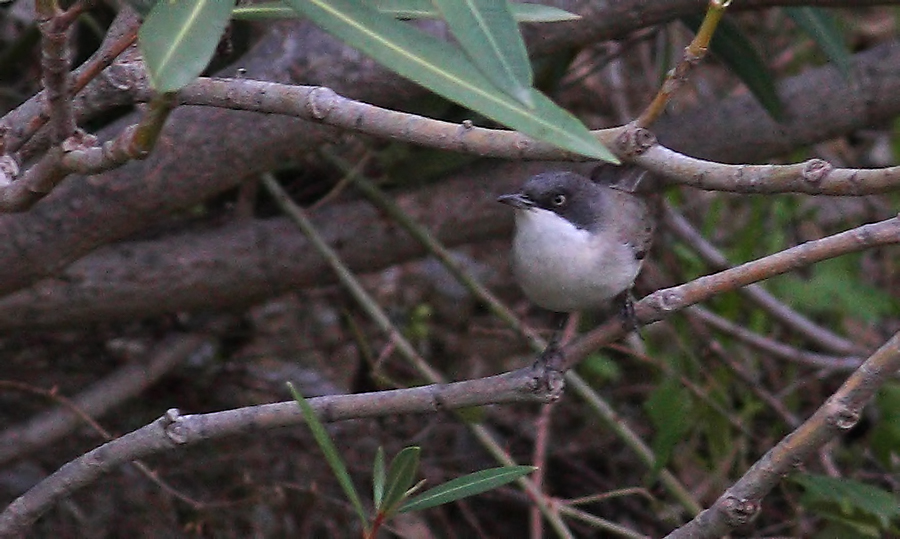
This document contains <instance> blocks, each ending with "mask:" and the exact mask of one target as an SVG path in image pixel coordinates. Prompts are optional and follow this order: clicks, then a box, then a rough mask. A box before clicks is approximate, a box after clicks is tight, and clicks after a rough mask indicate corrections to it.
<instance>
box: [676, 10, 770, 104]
mask: <svg viewBox="0 0 900 539" xmlns="http://www.w3.org/2000/svg"><path fill="white" fill-rule="evenodd" d="M681 20H682V22H684V23H685V24H686V25H687V26H688V27H689V28H691V29H692V30H693V31H695V32H696V31H697V29H698V28H700V23H701V22H702V21H703V18H702V17H700V16H699V15H688V16H685V17H682V18H681ZM709 49H710V51H711V52H712V53H713V54H715V55H716V56H717V57H718V58H719V59H720V60H721V61H722V62H724V63H725V65H727V66H728V68H729V69H731V71H732V72H734V74H735V75H737V77H738V78H739V79H741V81H742V82H743V83H744V84H745V85H746V86H747V89H749V90H750V93H752V94H753V96H754V97H756V100H757V101H759V103H760V104H761V105H762V106H763V108H764V109H766V112H768V113H769V115H770V116H771V117H772V118H774V119H775V120H777V121H781V119H783V118H784V105H783V104H782V103H781V98H780V97H778V92H777V90H776V88H775V80H774V78H773V77H772V74H771V73H770V72H769V68H768V66H767V65H766V63H765V61H763V59H762V57H760V55H759V53H758V52H756V47H754V46H753V43H752V42H751V41H750V40H749V39H747V36H745V35H744V33H743V32H742V31H741V29H740V28H738V26H737V25H736V24H734V23H733V22H731V21H730V20H728V18H727V17H725V18H722V20H721V21H719V26H718V29H717V30H716V33H715V34H714V35H713V38H712V41H711V42H710V44H709Z"/></svg>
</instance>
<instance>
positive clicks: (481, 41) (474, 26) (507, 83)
mask: <svg viewBox="0 0 900 539" xmlns="http://www.w3.org/2000/svg"><path fill="white" fill-rule="evenodd" d="M433 3H434V5H435V6H437V8H438V9H439V10H440V12H441V14H443V16H444V20H445V21H446V22H447V26H449V27H450V31H451V32H452V33H453V36H454V37H455V38H456V41H457V43H459V45H460V46H461V47H462V48H463V50H464V51H465V52H466V54H468V56H469V59H470V60H472V61H473V62H474V63H475V65H476V66H478V69H480V70H481V72H482V73H483V74H484V75H486V76H487V77H488V78H489V79H490V80H491V82H493V83H494V84H495V85H496V86H497V87H498V88H500V89H501V90H503V91H504V92H506V93H507V94H508V95H510V96H512V97H514V98H516V99H518V100H519V101H520V102H522V103H523V104H525V105H527V106H528V107H532V106H533V102H532V100H531V91H530V88H531V84H532V81H533V80H534V74H533V73H532V72H531V61H530V60H529V59H528V51H527V50H526V49H525V41H524V40H523V39H522V34H520V33H519V27H518V25H517V24H516V21H515V20H514V19H513V16H512V12H511V11H510V9H509V6H508V5H507V2H506V1H505V0H433Z"/></svg>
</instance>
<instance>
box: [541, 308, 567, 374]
mask: <svg viewBox="0 0 900 539" xmlns="http://www.w3.org/2000/svg"><path fill="white" fill-rule="evenodd" d="M555 315H556V329H554V330H553V335H551V336H550V342H549V343H548V344H547V348H544V351H543V352H541V355H540V356H538V359H537V364H536V365H537V366H540V367H545V368H549V369H552V370H556V371H558V370H560V369H561V368H562V365H563V363H565V355H564V354H563V349H562V347H560V345H559V343H560V341H561V340H562V336H563V330H564V329H565V327H566V322H567V321H568V320H569V313H555Z"/></svg>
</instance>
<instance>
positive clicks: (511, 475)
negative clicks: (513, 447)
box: [398, 466, 537, 513]
mask: <svg viewBox="0 0 900 539" xmlns="http://www.w3.org/2000/svg"><path fill="white" fill-rule="evenodd" d="M536 469H537V468H536V467H534V466H502V467H499V468H490V469H487V470H481V471H480V472H475V473H471V474H469V475H464V476H462V477H457V478H456V479H453V480H451V481H447V482H446V483H444V484H442V485H438V486H436V487H434V488H433V489H429V490H427V491H425V492H423V493H422V494H419V495H418V496H416V497H415V498H412V499H411V500H409V501H407V502H406V503H405V504H403V506H401V507H400V509H399V511H398V512H399V513H406V512H408V511H421V510H422V509H428V508H430V507H436V506H438V505H443V504H445V503H449V502H454V501H456V500H460V499H462V498H466V497H468V496H474V495H475V494H481V493H482V492H487V491H488V490H491V489H495V488H497V487H499V486H503V485H505V484H507V483H510V482H512V481H515V480H516V479H518V478H520V477H522V476H525V475H527V474H530V473H531V472H533V471H535V470H536Z"/></svg>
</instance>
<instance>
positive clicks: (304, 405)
mask: <svg viewBox="0 0 900 539" xmlns="http://www.w3.org/2000/svg"><path fill="white" fill-rule="evenodd" d="M287 385H288V388H290V390H291V393H292V394H293V395H294V400H296V401H297V404H298V405H300V412H301V413H302V414H303V419H305V420H306V425H307V426H308V427H309V430H310V431H312V434H313V437H314V438H315V439H316V443H317V444H319V448H320V449H321V450H322V453H323V454H324V455H325V460H327V461H328V465H329V466H330V467H331V471H332V472H334V476H335V477H336V478H337V480H338V483H339V484H340V485H341V488H342V489H344V494H345V495H346V496H347V499H349V500H350V503H351V504H352V505H353V508H354V509H355V510H356V514H357V516H358V517H359V520H360V522H361V523H362V526H363V528H364V529H366V530H368V518H367V517H366V510H365V509H364V508H363V505H362V502H361V501H360V498H359V494H358V493H357V492H356V487H354V486H353V481H352V480H351V479H350V472H348V471H347V465H346V464H344V459H342V458H341V455H340V453H338V450H337V448H336V447H335V446H334V442H333V441H331V436H329V435H328V431H326V430H325V426H324V425H322V422H321V421H319V417H318V416H317V415H316V411H315V410H313V408H312V406H310V405H309V402H307V400H306V399H305V398H303V395H301V394H300V392H299V391H297V390H296V389H295V388H294V384H292V383H290V382H288V384H287Z"/></svg>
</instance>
